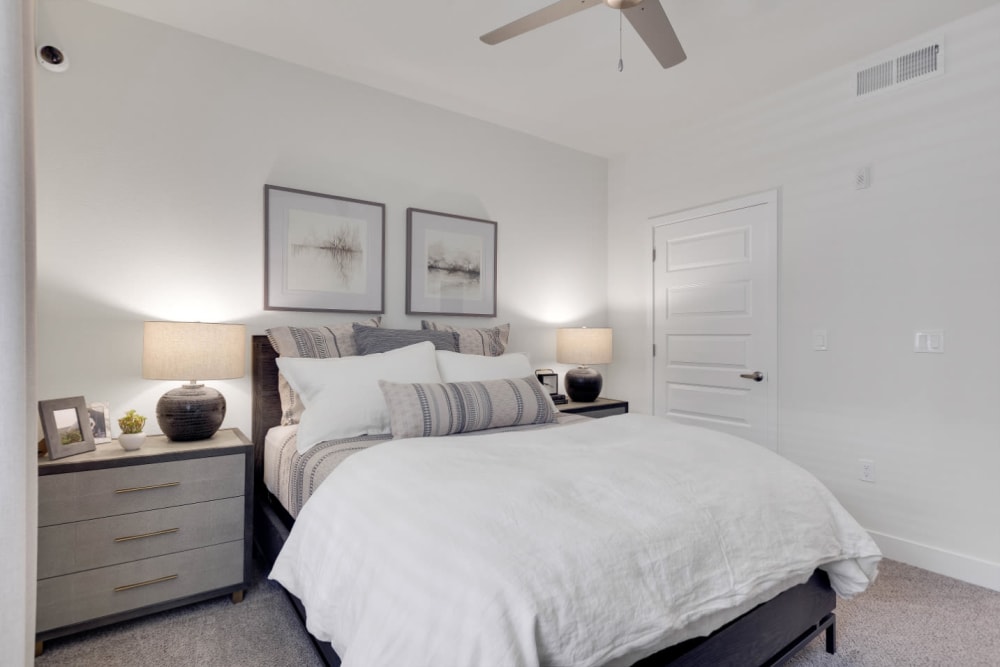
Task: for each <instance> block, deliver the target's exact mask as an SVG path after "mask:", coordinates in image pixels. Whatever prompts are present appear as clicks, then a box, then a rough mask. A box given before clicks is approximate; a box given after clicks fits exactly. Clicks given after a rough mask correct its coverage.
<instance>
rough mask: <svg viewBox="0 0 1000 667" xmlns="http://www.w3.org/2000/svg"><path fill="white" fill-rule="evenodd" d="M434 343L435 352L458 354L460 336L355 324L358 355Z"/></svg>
mask: <svg viewBox="0 0 1000 667" xmlns="http://www.w3.org/2000/svg"><path fill="white" fill-rule="evenodd" d="M425 340H426V341H430V342H431V343H434V349H435V350H447V351H448V352H458V334H457V333H455V332H453V331H421V330H420V329H381V328H378V327H369V326H365V325H363V324H358V323H355V324H354V341H355V343H357V346H358V354H378V353H380V352H388V351H389V350H398V349H399V348H401V347H407V346H409V345H415V344H416V343H423V342H424V341H425Z"/></svg>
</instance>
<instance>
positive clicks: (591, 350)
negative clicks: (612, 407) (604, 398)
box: [556, 327, 611, 403]
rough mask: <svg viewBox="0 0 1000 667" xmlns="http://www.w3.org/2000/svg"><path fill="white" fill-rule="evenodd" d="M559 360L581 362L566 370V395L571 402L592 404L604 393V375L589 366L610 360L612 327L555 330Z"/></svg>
mask: <svg viewBox="0 0 1000 667" xmlns="http://www.w3.org/2000/svg"><path fill="white" fill-rule="evenodd" d="M556 361H558V362H559V363H561V364H579V368H574V369H573V370H570V371H567V372H566V377H565V379H564V380H563V385H564V386H565V388H566V395H567V396H569V398H570V400H571V401H576V402H578V403H593V402H594V401H596V400H597V397H598V396H600V395H601V387H602V386H603V385H604V378H602V377H601V374H600V373H598V372H597V371H596V370H594V369H593V368H589V365H590V364H610V363H611V329H602V328H596V329H591V328H588V327H576V328H567V329H556Z"/></svg>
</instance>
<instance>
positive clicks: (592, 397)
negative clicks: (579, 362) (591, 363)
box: [563, 366, 604, 403]
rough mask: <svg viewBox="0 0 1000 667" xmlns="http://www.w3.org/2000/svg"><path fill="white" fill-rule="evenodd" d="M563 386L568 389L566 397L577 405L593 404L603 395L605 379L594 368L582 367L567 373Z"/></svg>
mask: <svg viewBox="0 0 1000 667" xmlns="http://www.w3.org/2000/svg"><path fill="white" fill-rule="evenodd" d="M563 385H564V386H565V387H566V395H567V396H569V400H571V401H576V402H577V403H593V402H594V401H596V400H597V397H598V396H600V395H601V387H603V386H604V378H602V377H601V374H600V373H598V372H597V371H595V370H594V369H593V368H590V367H588V366H580V367H579V368H574V369H573V370H570V371H566V377H565V379H564V380H563Z"/></svg>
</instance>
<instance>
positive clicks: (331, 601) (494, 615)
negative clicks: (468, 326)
mask: <svg viewBox="0 0 1000 667" xmlns="http://www.w3.org/2000/svg"><path fill="white" fill-rule="evenodd" d="M879 557H880V553H879V550H878V548H877V547H876V546H875V544H874V542H873V541H872V540H871V538H870V537H869V536H868V534H867V533H866V532H865V531H864V530H863V529H862V528H861V527H860V526H859V525H858V524H857V522H856V521H855V520H854V519H853V518H852V517H851V516H850V515H849V514H848V513H847V512H846V511H845V510H844V509H843V508H842V507H841V506H840V504H839V503H838V502H837V501H836V500H835V499H834V498H833V496H832V495H831V494H830V493H829V491H828V490H827V489H826V488H825V487H824V486H822V485H821V484H820V483H819V482H818V481H817V480H816V479H815V478H813V477H812V476H811V475H810V474H809V473H807V472H805V471H804V470H802V469H801V468H799V467H797V466H796V465H794V464H792V463H790V462H788V461H786V460H784V459H782V458H781V457H779V456H778V455H776V454H774V453H772V452H770V451H768V450H766V449H764V448H763V447H760V446H758V445H755V444H752V443H750V442H748V441H745V440H742V439H740V438H736V437H733V436H729V435H726V434H723V433H718V432H715V431H710V430H707V429H702V428H697V427H692V426H684V425H680V424H677V423H674V422H671V421H669V420H665V419H660V418H656V417H648V416H641V415H634V414H632V415H622V416H618V417H611V418H607V419H595V420H589V421H587V422H585V423H579V424H573V425H569V426H565V427H561V428H552V429H542V430H539V431H529V432H519V433H497V434H490V435H479V436H464V437H445V438H423V439H409V440H396V441H392V442H387V443H385V444H382V445H378V446H376V447H372V448H371V449H369V450H366V451H364V452H359V453H357V454H355V455H353V456H351V457H350V458H348V459H347V460H346V461H345V462H344V463H342V464H341V465H340V466H339V467H338V468H337V469H336V470H334V472H333V473H331V475H330V477H329V478H327V480H326V481H325V482H324V483H323V484H322V486H321V487H320V488H319V489H317V491H316V493H315V494H314V495H313V496H312V498H310V500H309V501H308V502H307V503H306V505H305V507H304V508H303V510H302V512H301V514H300V515H299V517H298V519H297V521H296V523H295V527H294V528H293V530H292V532H291V535H290V537H289V539H288V541H287V543H286V544H285V547H284V549H283V550H282V552H281V554H280V555H279V557H278V560H277V562H276V563H275V566H274V569H273V571H272V572H271V578H273V579H276V580H277V581H279V582H280V583H281V584H282V585H283V586H284V587H285V588H286V589H288V590H289V591H290V592H291V593H293V594H294V595H296V596H297V597H298V598H300V599H301V600H302V602H303V604H304V605H305V609H306V614H307V618H308V622H307V627H308V630H309V631H310V632H311V633H312V634H313V635H314V636H316V637H317V638H319V639H321V640H324V641H330V642H331V643H332V644H333V647H334V649H335V650H336V651H337V653H338V655H339V656H340V657H341V659H342V660H343V664H344V666H345V667H375V666H386V667H388V666H392V667H400V666H404V665H405V666H418V665H434V666H435V667H447V666H451V665H454V666H455V667H472V666H474V665H482V666H483V667H501V666H505V665H525V666H530V665H573V666H581V667H585V666H588V665H609V664H611V665H615V664H630V663H631V662H634V661H635V660H638V659H640V658H642V657H644V656H645V655H648V654H650V653H652V652H655V651H657V650H659V649H661V648H664V647H666V646H669V645H672V644H675V643H677V642H680V641H683V640H685V639H688V638H690V637H694V636H700V635H704V634H707V633H709V632H710V631H711V630H713V629H715V628H716V627H718V626H720V625H722V624H724V623H726V622H728V621H729V620H732V618H735V617H736V616H738V615H739V614H741V613H743V612H745V611H748V610H749V609H750V608H752V607H753V606H755V605H756V604H758V603H759V602H762V601H765V600H767V599H769V598H771V597H773V596H774V595H776V594H777V593H779V592H780V591H781V590H784V589H785V588H788V587H790V586H793V585H795V584H798V583H801V582H803V581H805V580H806V579H807V578H808V577H809V576H810V574H811V573H812V572H813V570H814V569H815V568H817V567H822V569H824V570H826V571H827V572H828V573H829V575H830V579H831V582H832V584H833V587H834V589H835V590H836V591H837V592H838V593H839V594H841V595H843V596H851V595H854V594H856V593H859V592H861V591H863V590H864V589H865V588H866V587H867V586H868V584H869V583H870V581H871V580H873V579H874V577H875V571H876V565H877V562H878V559H879Z"/></svg>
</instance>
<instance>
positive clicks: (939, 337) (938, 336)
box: [913, 329, 944, 354]
mask: <svg viewBox="0 0 1000 667" xmlns="http://www.w3.org/2000/svg"><path fill="white" fill-rule="evenodd" d="M913 351H914V352H924V353H928V354H944V330H942V329H920V330H917V331H914V332H913Z"/></svg>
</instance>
